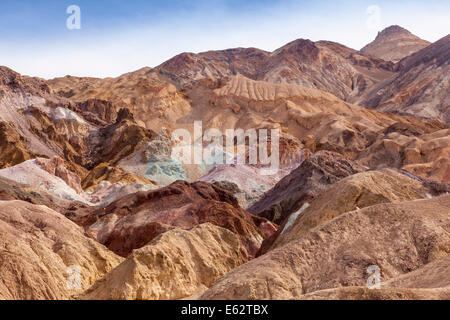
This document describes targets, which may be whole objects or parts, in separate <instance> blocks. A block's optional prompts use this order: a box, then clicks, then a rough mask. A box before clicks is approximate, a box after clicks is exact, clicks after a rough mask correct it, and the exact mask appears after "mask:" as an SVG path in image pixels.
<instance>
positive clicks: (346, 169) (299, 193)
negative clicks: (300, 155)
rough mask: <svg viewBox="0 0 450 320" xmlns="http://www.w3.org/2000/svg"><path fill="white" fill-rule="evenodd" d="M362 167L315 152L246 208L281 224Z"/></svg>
mask: <svg viewBox="0 0 450 320" xmlns="http://www.w3.org/2000/svg"><path fill="white" fill-rule="evenodd" d="M363 170H365V168H364V167H362V166H360V165H358V164H356V163H353V162H351V161H349V160H346V159H344V158H343V157H342V156H341V155H340V154H337V153H334V152H330V151H319V152H317V153H315V154H313V155H312V156H311V157H309V158H308V159H306V160H305V161H304V162H303V163H302V164H301V165H300V166H299V167H298V168H297V169H295V170H294V171H292V172H291V173H290V174H289V175H288V176H286V177H284V178H283V179H282V180H281V181H280V182H278V183H277V184H276V185H275V187H274V188H272V189H271V190H269V191H268V192H266V194H265V195H264V196H263V197H262V199H261V200H260V201H258V202H257V203H255V204H254V205H253V206H251V207H250V208H249V209H248V211H249V212H251V213H253V214H256V215H258V216H261V217H265V218H267V219H269V220H271V221H274V222H275V223H277V224H282V223H283V222H284V221H285V220H286V219H287V217H288V216H289V215H290V214H291V213H293V212H295V211H297V210H299V209H300V208H301V207H302V206H303V204H305V203H306V202H310V201H311V200H312V199H314V198H315V197H317V196H318V195H319V194H320V193H322V192H323V191H324V190H325V189H326V188H327V187H328V186H329V185H331V184H333V183H335V182H337V181H339V180H340V179H342V178H345V177H347V176H349V175H352V174H355V173H357V172H361V171H363Z"/></svg>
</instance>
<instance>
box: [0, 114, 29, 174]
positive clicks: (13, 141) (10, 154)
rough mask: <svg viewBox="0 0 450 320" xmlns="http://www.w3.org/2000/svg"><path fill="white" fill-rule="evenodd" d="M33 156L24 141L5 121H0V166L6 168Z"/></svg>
mask: <svg viewBox="0 0 450 320" xmlns="http://www.w3.org/2000/svg"><path fill="white" fill-rule="evenodd" d="M32 158H33V154H32V153H31V152H30V151H28V149H27V147H26V141H25V139H24V138H23V137H21V136H20V135H19V134H17V132H16V131H15V130H14V129H13V128H12V127H11V126H10V125H8V124H7V123H5V122H0V168H7V167H11V166H14V165H16V164H19V163H22V162H24V161H25V160H30V159H32Z"/></svg>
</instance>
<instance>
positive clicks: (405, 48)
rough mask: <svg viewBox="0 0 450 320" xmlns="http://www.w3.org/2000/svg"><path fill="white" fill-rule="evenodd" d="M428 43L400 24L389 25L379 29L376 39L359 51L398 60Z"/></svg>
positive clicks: (388, 59)
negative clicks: (381, 29)
mask: <svg viewBox="0 0 450 320" xmlns="http://www.w3.org/2000/svg"><path fill="white" fill-rule="evenodd" d="M429 45H430V42H428V41H425V40H422V39H420V38H419V37H417V36H415V35H413V34H412V33H411V32H409V31H408V30H406V29H404V28H402V27H400V26H390V27H388V28H386V29H384V30H383V31H380V32H379V33H378V35H377V37H376V39H375V40H374V41H373V42H371V43H369V44H368V45H367V46H365V47H364V48H362V49H361V52H362V53H365V54H368V55H371V56H374V57H378V58H381V59H383V60H386V61H392V62H398V61H400V60H401V59H403V58H405V57H407V56H409V55H411V54H413V53H415V52H417V51H420V50H422V49H423V48H426V47H428V46H429Z"/></svg>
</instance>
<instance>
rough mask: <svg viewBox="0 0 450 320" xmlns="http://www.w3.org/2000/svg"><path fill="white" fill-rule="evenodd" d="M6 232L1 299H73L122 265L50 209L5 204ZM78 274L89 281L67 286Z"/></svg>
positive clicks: (0, 248)
mask: <svg viewBox="0 0 450 320" xmlns="http://www.w3.org/2000/svg"><path fill="white" fill-rule="evenodd" d="M0 232H1V234H2V236H1V238H0V253H1V254H0V274H1V275H2V281H1V282H0V289H1V290H0V298H1V299H6V300H16V299H18V300H54V299H69V297H70V296H72V295H75V294H79V293H81V292H83V291H84V290H86V289H87V288H88V287H89V286H90V285H92V284H93V282H95V281H96V280H97V279H99V278H101V277H102V276H103V275H104V274H106V273H107V272H108V271H110V270H111V269H112V268H114V267H115V266H117V265H118V264H119V263H120V262H121V261H122V258H120V257H118V256H116V255H115V254H114V253H112V252H111V251H109V250H108V249H107V248H105V247H104V246H102V245H101V244H99V243H98V242H96V241H94V240H92V239H89V238H88V237H86V236H85V235H84V233H83V230H82V229H81V228H80V227H79V226H77V225H76V224H75V223H73V222H71V221H69V220H68V219H66V218H65V217H64V216H62V215H61V214H60V213H58V212H55V211H53V210H51V209H49V208H47V207H45V206H38V205H33V204H30V203H26V202H23V201H17V200H14V201H0ZM71 267H72V268H71ZM74 272H79V274H80V275H83V276H82V277H80V279H79V282H78V280H77V279H75V278H74V282H73V285H70V286H67V281H68V280H70V278H69V277H70V276H71V275H72V274H73V273H74Z"/></svg>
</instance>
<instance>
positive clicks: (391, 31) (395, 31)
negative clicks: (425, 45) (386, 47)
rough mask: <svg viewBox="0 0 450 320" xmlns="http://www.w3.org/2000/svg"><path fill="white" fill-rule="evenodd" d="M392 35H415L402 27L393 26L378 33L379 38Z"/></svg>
mask: <svg viewBox="0 0 450 320" xmlns="http://www.w3.org/2000/svg"><path fill="white" fill-rule="evenodd" d="M392 35H413V34H412V33H411V32H409V31H408V30H406V29H405V28H402V27H400V26H399V25H393V26H390V27H387V28H385V29H383V30H382V31H380V32H378V36H377V38H378V37H389V36H392Z"/></svg>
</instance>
